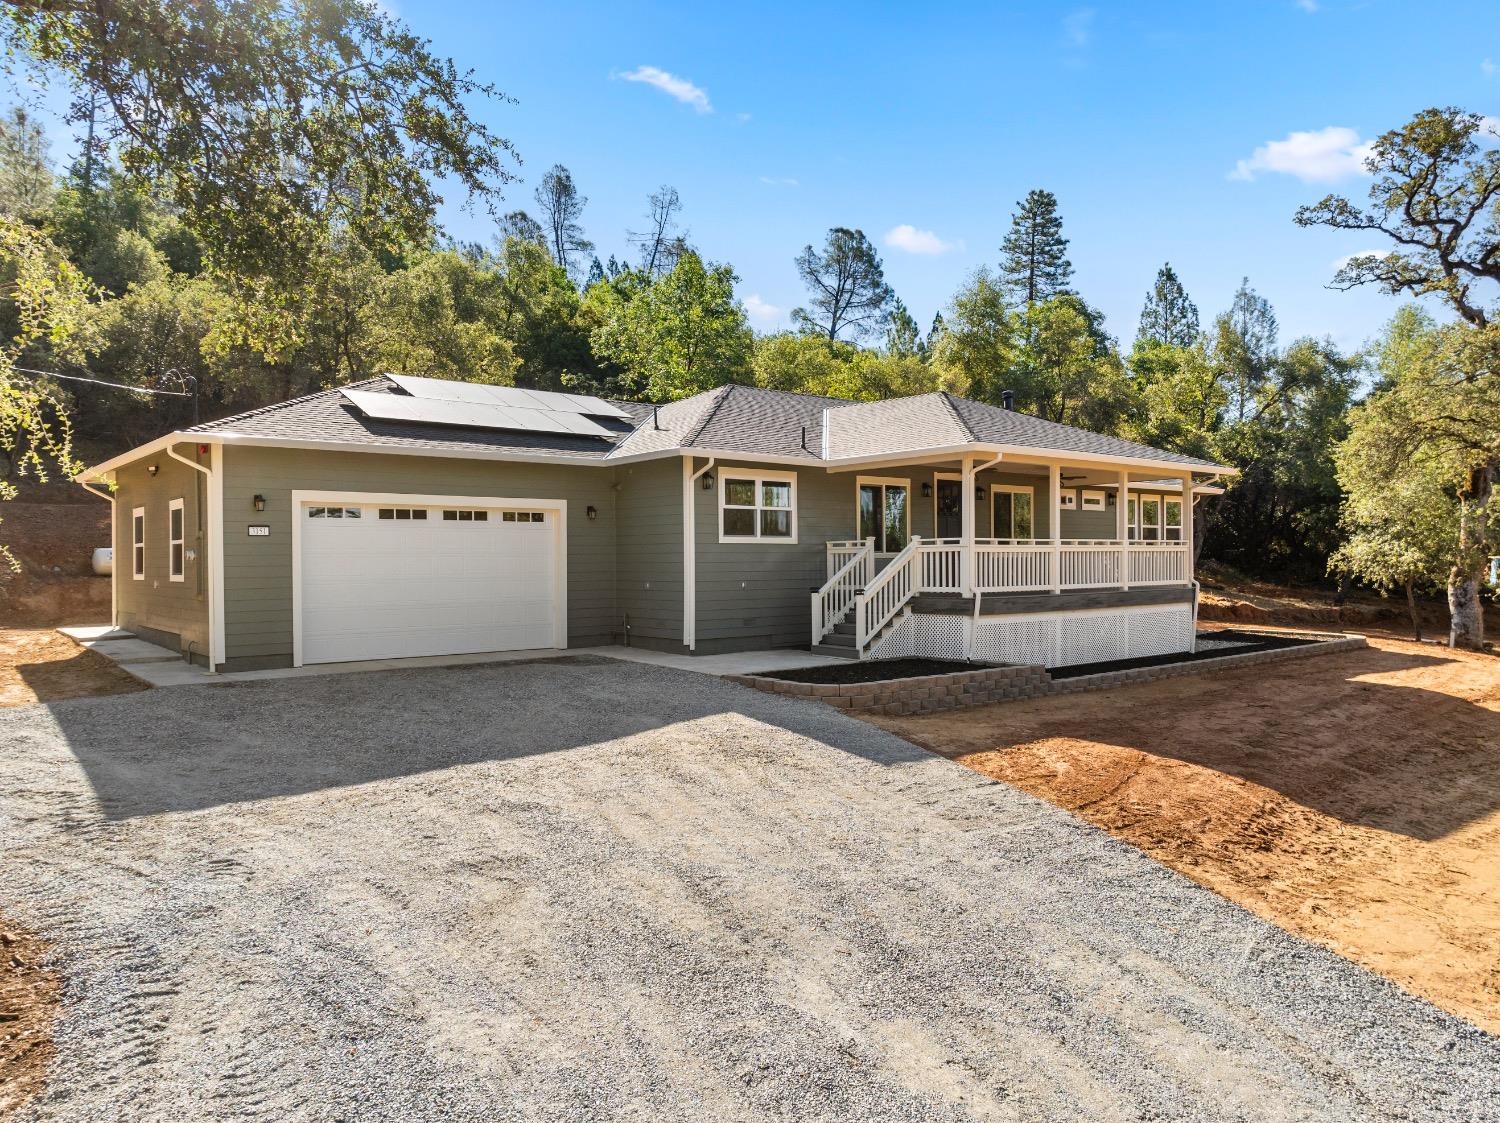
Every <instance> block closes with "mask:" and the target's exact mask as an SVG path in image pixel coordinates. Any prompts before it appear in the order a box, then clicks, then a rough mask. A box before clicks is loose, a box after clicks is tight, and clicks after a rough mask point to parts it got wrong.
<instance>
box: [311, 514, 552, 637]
mask: <svg viewBox="0 0 1500 1123" xmlns="http://www.w3.org/2000/svg"><path fill="white" fill-rule="evenodd" d="M292 507H293V531H292V536H293V559H294V561H293V567H294V577H293V602H294V603H293V617H294V621H295V623H294V647H295V656H294V662H296V663H297V664H303V663H333V662H345V661H354V660H366V659H399V658H410V657H415V656H427V655H458V654H468V653H474V652H485V651H515V650H521V649H531V648H551V647H562V646H565V644H566V635H567V630H566V622H565V612H566V598H567V587H566V586H567V580H566V571H565V568H564V565H563V559H564V558H566V556H567V549H566V538H565V535H566V505H565V504H564V503H562V502H561V501H559V500H543V501H538V500H524V499H497V498H470V497H463V496H399V495H369V494H350V495H341V494H331V493H311V492H295V493H294V494H293V505H292Z"/></svg>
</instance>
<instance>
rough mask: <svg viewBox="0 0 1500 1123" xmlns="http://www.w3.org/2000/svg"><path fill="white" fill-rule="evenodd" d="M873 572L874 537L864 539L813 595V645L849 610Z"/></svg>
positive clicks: (820, 640) (821, 639) (831, 629)
mask: <svg viewBox="0 0 1500 1123" xmlns="http://www.w3.org/2000/svg"><path fill="white" fill-rule="evenodd" d="M874 575H875V539H873V538H866V539H865V544H864V546H863V547H861V548H860V550H859V551H858V552H857V553H855V554H852V555H851V556H850V558H849V560H848V561H846V562H845V563H844V564H843V565H841V566H840V567H839V569H838V571H837V572H836V573H834V575H833V576H832V577H830V578H829V579H828V580H827V581H826V582H824V584H823V586H822V588H818V589H814V590H813V594H812V641H813V646H814V647H816V646H817V645H818V644H820V643H822V642H823V637H824V636H826V635H828V633H829V632H831V631H833V629H834V627H835V626H836V625H837V624H838V622H839V621H840V620H842V619H843V618H844V616H845V615H846V614H847V613H848V611H849V608H850V606H851V605H853V604H854V600H855V597H856V596H857V595H858V594H859V591H860V590H861V589H863V588H864V587H865V586H866V585H868V584H869V583H870V579H871V578H872V577H874Z"/></svg>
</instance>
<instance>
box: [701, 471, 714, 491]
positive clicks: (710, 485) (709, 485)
mask: <svg viewBox="0 0 1500 1123" xmlns="http://www.w3.org/2000/svg"><path fill="white" fill-rule="evenodd" d="M713 489H714V474H713V473H712V472H704V473H703V490H704V491H712V490H713Z"/></svg>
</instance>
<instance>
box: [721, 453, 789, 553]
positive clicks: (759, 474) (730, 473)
mask: <svg viewBox="0 0 1500 1123" xmlns="http://www.w3.org/2000/svg"><path fill="white" fill-rule="evenodd" d="M731 479H736V480H753V481H754V483H755V505H754V506H753V507H745V506H741V505H739V504H735V505H733V506H730V505H728V504H726V503H725V502H724V491H725V489H726V488H728V486H729V481H730V480H731ZM767 482H769V483H784V484H789V485H791V486H790V490H791V493H792V495H791V504H792V505H791V507H790V508H786V507H767V506H765V504H764V503H763V502H762V499H763V494H762V492H761V486H762V485H763V484H765V483H767ZM715 490H716V491H717V492H718V495H719V502H718V507H719V509H718V519H719V528H718V529H719V544H720V545H721V546H722V545H730V544H734V545H742V546H750V545H763V546H771V545H775V546H795V545H796V544H797V473H796V472H771V471H766V470H765V469H763V468H756V469H753V470H751V471H748V472H745V471H741V470H740V469H739V468H728V467H724V466H720V468H719V479H718V484H717V486H716V488H715ZM726 508H727V509H729V510H733V511H754V512H755V533H754V534H725V533H724V511H725V509H726ZM788 509H790V511H791V514H792V533H791V536H790V537H778V536H777V535H763V534H761V532H760V513H761V512H762V511H785V510H788Z"/></svg>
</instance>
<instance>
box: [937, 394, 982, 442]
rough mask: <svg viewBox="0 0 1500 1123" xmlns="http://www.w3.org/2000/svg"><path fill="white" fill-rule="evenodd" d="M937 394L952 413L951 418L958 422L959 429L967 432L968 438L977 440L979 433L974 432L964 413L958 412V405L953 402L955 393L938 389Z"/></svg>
mask: <svg viewBox="0 0 1500 1123" xmlns="http://www.w3.org/2000/svg"><path fill="white" fill-rule="evenodd" d="M936 393H937V396H938V397H940V398H942V399H943V404H944V405H945V406H947V407H948V412H949V413H951V414H952V415H953V420H954V421H956V422H957V423H958V428H959V431H960V432H962V433H966V434H968V437H969V440H971V441H978V440H979V434H978V433H976V432H974V428H973V426H971V425H970V424H969V423H968V422H967V421H965V420H964V415H963V414H961V413H959V412H958V406H956V405H954V404H953V399H954V398H955V397H957V395H956V394H954V393H952V392H951V391H949V390H938V391H937V392H936Z"/></svg>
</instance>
